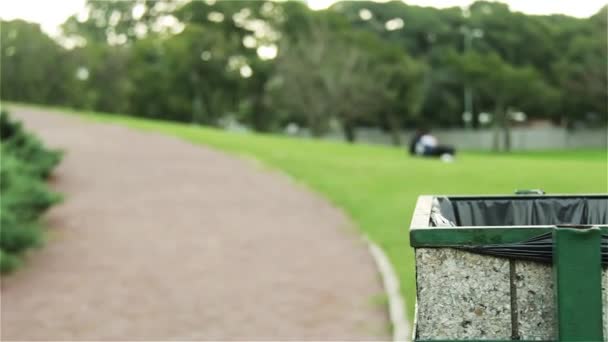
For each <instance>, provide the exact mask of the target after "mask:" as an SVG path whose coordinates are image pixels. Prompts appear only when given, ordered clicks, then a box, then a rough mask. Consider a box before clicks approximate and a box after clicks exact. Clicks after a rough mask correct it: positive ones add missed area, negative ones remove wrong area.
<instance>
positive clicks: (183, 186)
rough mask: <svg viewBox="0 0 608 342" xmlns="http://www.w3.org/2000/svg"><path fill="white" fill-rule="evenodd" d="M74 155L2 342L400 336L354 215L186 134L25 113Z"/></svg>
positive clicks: (14, 293)
mask: <svg viewBox="0 0 608 342" xmlns="http://www.w3.org/2000/svg"><path fill="white" fill-rule="evenodd" d="M12 113H13V114H14V115H15V117H17V118H19V119H22V120H23V121H24V122H25V124H26V127H27V128H28V129H31V130H33V131H35V132H36V133H37V134H39V135H40V137H41V138H42V139H44V141H45V142H46V143H47V144H48V145H49V146H51V147H58V148H62V149H65V150H66V155H65V158H64V161H63V162H62V164H61V165H60V166H59V167H58V169H57V170H56V172H55V176H54V180H53V187H54V188H55V189H56V190H58V191H60V192H62V193H64V194H65V197H66V200H65V201H64V203H63V204H61V205H60V206H58V207H56V208H54V209H52V210H51V212H49V214H48V215H47V218H48V224H47V225H48V226H49V227H50V228H49V230H50V232H49V241H48V242H47V244H46V246H44V247H43V248H42V249H41V250H39V251H36V252H34V253H32V255H30V257H29V258H28V260H27V262H26V264H25V267H24V268H23V269H21V270H19V271H17V272H16V274H13V275H10V276H8V277H4V279H2V308H1V310H2V312H1V313H2V318H1V319H2V321H1V323H2V336H1V337H2V340H14V339H16V340H34V339H44V340H74V341H75V340H109V339H112V340H201V339H207V340H209V339H213V340H227V339H232V340H234V339H240V340H245V339H247V340H288V339H291V340H294V339H297V340H379V339H381V340H387V339H390V335H389V331H388V319H387V317H386V307H385V306H384V305H382V304H378V303H377V302H378V300H376V303H374V300H373V298H374V297H375V298H378V296H379V295H381V293H382V286H381V282H380V279H379V277H378V275H377V272H376V270H375V268H374V264H373V260H372V258H371V257H370V255H369V252H368V251H367V250H366V248H367V247H366V244H365V242H364V241H363V240H362V239H361V238H360V237H359V236H358V235H357V233H356V232H355V230H354V229H352V228H351V227H352V226H351V224H350V223H349V221H348V220H347V219H346V218H345V216H344V215H342V214H341V212H340V211H339V210H337V209H335V208H333V207H331V206H330V205H329V204H328V203H327V202H326V201H324V200H322V199H320V198H318V197H316V196H314V195H312V194H311V193H309V192H307V191H305V190H304V189H302V188H301V187H298V186H294V184H293V183H292V182H291V181H290V180H289V179H287V177H284V176H281V175H279V174H272V173H268V172H264V171H263V170H260V169H259V168H256V167H255V166H254V165H253V164H252V163H248V162H246V161H243V160H238V159H234V158H231V157H228V156H227V155H225V154H223V153H220V152H216V151H213V150H209V149H207V148H204V147H200V146H192V145H190V144H188V143H186V142H182V141H180V140H177V139H175V138H171V137H165V136H161V135H157V134H152V133H144V132H136V131H131V130H129V129H126V128H123V127H119V126H112V125H107V124H97V123H95V124H94V123H90V122H85V121H83V120H80V119H78V118H77V117H70V116H67V115H58V114H53V113H50V112H43V111H40V110H34V109H29V108H22V107H20V108H13V110H12Z"/></svg>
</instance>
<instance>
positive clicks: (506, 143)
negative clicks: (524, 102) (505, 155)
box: [502, 114, 511, 152]
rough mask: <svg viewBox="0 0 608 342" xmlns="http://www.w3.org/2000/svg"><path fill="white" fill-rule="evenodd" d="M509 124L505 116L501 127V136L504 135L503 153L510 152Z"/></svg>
mask: <svg viewBox="0 0 608 342" xmlns="http://www.w3.org/2000/svg"><path fill="white" fill-rule="evenodd" d="M510 126H511V125H510V123H509V118H508V117H507V115H506V114H505V120H504V123H503V126H502V131H503V135H504V137H503V138H504V149H505V152H509V151H511V127H510Z"/></svg>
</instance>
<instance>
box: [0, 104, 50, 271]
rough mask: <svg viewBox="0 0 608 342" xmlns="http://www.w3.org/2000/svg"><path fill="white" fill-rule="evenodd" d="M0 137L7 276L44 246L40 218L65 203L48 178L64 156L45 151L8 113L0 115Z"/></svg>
mask: <svg viewBox="0 0 608 342" xmlns="http://www.w3.org/2000/svg"><path fill="white" fill-rule="evenodd" d="M0 138H1V142H0V145H1V147H0V152H1V155H2V157H1V158H0V195H1V198H2V200H1V201H0V272H2V273H5V272H10V271H12V270H14V269H15V268H17V267H18V266H19V265H20V264H21V261H20V258H21V256H22V254H23V253H24V252H25V251H27V250H28V249H30V248H32V247H36V246H39V245H40V244H41V243H42V240H43V231H42V230H41V229H40V226H39V224H38V219H39V218H40V216H41V215H42V214H43V213H44V212H45V211H46V210H47V209H48V208H50V207H51V206H52V205H53V204H56V203H58V202H59V201H60V200H61V197H60V196H59V195H58V194H56V193H54V192H52V191H50V190H49V189H48V187H47V185H46V183H45V178H46V177H48V175H49V174H50V173H51V171H52V169H53V168H54V167H55V166H56V165H57V164H58V163H59V160H60V159H61V153H60V152H59V151H54V150H49V149H47V148H45V147H44V145H43V144H42V143H41V142H40V140H38V139H37V138H36V137H35V136H34V135H32V134H30V133H28V132H25V131H24V130H23V127H22V125H21V124H20V123H19V122H16V121H12V120H11V119H10V118H9V116H8V114H7V113H5V112H2V113H0Z"/></svg>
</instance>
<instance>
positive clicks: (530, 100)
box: [452, 53, 558, 151]
mask: <svg viewBox="0 0 608 342" xmlns="http://www.w3.org/2000/svg"><path fill="white" fill-rule="evenodd" d="M452 59H453V60H454V66H455V67H456V68H458V69H457V70H456V73H458V74H459V75H460V77H461V78H462V79H464V80H465V81H466V82H468V83H469V84H471V85H473V87H474V88H475V90H476V92H477V93H478V94H480V95H481V96H482V97H485V98H487V99H489V100H490V101H489V103H490V104H491V106H492V107H493V108H487V109H488V110H491V111H492V112H493V116H494V118H493V123H494V128H495V133H496V134H495V140H494V148H495V149H496V150H498V149H499V146H500V144H499V141H498V137H499V134H498V132H499V130H502V131H503V137H504V142H503V147H504V149H505V150H507V151H508V150H510V148H511V134H510V122H511V118H510V117H509V113H508V110H511V111H513V110H522V111H525V112H527V113H535V114H536V115H537V116H543V114H545V116H546V115H550V114H551V113H552V112H553V110H554V104H555V103H556V101H557V97H558V93H557V91H556V90H555V89H554V88H553V87H551V86H550V85H549V84H547V83H546V82H545V81H544V80H543V79H542V77H541V76H540V75H539V73H538V71H536V70H535V69H534V68H533V67H531V66H525V67H518V66H513V65H511V64H509V63H507V62H506V61H504V60H503V59H502V58H501V57H500V56H498V55H497V54H495V53H492V54H480V53H468V54H465V55H454V56H452ZM539 111H540V112H539Z"/></svg>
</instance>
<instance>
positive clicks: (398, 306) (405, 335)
mask: <svg viewBox="0 0 608 342" xmlns="http://www.w3.org/2000/svg"><path fill="white" fill-rule="evenodd" d="M365 240H366V241H367V244H368V246H369V251H370V253H371V255H372V257H373V258H374V261H375V262H376V266H377V267H378V271H379V272H380V276H381V277H382V283H383V284H384V291H385V292H386V296H387V298H388V309H389V316H390V320H391V323H392V325H393V341H395V342H397V341H411V336H412V335H411V333H412V330H411V327H410V323H409V321H408V320H407V316H406V313H405V300H404V299H403V296H401V292H400V287H399V278H397V274H396V273H395V270H394V269H393V266H392V264H391V262H390V261H389V259H388V257H387V256H386V254H385V253H384V251H383V250H382V249H381V248H380V247H378V245H376V244H375V243H374V242H373V241H371V240H370V239H369V238H368V237H367V236H366V237H365Z"/></svg>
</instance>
